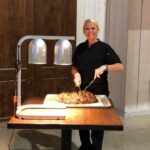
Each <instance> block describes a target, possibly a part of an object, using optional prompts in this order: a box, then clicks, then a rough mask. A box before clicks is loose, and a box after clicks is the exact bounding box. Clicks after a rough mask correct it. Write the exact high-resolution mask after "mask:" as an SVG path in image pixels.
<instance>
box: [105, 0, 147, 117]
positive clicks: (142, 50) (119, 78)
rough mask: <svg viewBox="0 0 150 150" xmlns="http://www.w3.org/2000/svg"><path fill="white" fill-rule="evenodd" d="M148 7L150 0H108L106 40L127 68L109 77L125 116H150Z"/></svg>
mask: <svg viewBox="0 0 150 150" xmlns="http://www.w3.org/2000/svg"><path fill="white" fill-rule="evenodd" d="M149 6H150V1H149V0H115V1H112V0H108V9H107V12H108V14H107V40H108V42H109V43H110V44H111V45H112V46H113V47H114V49H115V50H116V51H117V53H118V54H119V55H120V57H121V59H122V61H123V63H124V66H125V70H124V72H123V73H122V74H121V75H118V74H117V75H116V74H112V75H111V76H110V82H111V87H110V88H111V97H112V99H113V101H114V104H115V106H116V107H117V108H118V110H120V112H121V113H122V114H123V115H125V116H128V115H135V114H143V113H150V58H149V56H150V15H149V14H150V10H149ZM115 83H116V84H115Z"/></svg>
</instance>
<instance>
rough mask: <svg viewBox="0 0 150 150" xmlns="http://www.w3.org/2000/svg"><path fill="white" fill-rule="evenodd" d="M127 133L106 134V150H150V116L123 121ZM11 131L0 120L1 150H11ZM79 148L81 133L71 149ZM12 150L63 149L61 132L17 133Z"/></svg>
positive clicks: (113, 132) (107, 132) (124, 119)
mask: <svg viewBox="0 0 150 150" xmlns="http://www.w3.org/2000/svg"><path fill="white" fill-rule="evenodd" d="M122 122H123V124H124V131H105V136H104V142H103V150H150V129H149V128H150V115H142V116H134V117H133V116H132V117H127V118H122ZM12 132H13V130H12V129H7V121H0V150H8V149H9V148H8V144H9V140H10V138H11V133H12ZM79 145H80V140H79V136H78V131H77V130H73V133H72V150H77V149H78V147H79ZM10 147H11V150H60V131H59V130H46V129H45V130H15V132H14V136H13V138H12V142H11V144H10Z"/></svg>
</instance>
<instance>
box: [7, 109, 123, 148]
mask: <svg viewBox="0 0 150 150" xmlns="http://www.w3.org/2000/svg"><path fill="white" fill-rule="evenodd" d="M7 127H8V128H9V129H60V130H61V149H62V150H66V149H67V150H71V135H72V130H73V129H77V130H79V129H88V130H91V129H96V130H115V131H117V130H123V125H122V123H121V121H120V118H119V116H118V114H117V112H116V110H115V108H114V107H110V108H67V114H66V118H65V120H25V119H23V120H22V119H18V118H16V117H15V116H14V117H12V118H11V119H10V120H9V122H8V124H7Z"/></svg>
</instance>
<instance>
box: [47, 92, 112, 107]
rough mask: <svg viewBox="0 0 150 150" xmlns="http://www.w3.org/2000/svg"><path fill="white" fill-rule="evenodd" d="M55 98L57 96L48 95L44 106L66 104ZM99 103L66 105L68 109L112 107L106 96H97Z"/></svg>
mask: <svg viewBox="0 0 150 150" xmlns="http://www.w3.org/2000/svg"><path fill="white" fill-rule="evenodd" d="M55 96H57V94H47V95H46V96H45V99H44V104H45V105H48V104H52V103H53V104H64V103H61V102H57V101H55V100H54V99H55ZM95 96H96V98H97V100H98V102H97V103H90V104H64V105H65V106H66V107H106V108H107V107H111V102H110V101H109V99H108V97H107V96H106V95H95Z"/></svg>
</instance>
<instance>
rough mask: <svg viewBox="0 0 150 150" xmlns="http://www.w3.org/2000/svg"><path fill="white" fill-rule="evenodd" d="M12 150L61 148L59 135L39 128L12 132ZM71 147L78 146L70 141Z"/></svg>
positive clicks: (54, 149) (76, 147)
mask: <svg viewBox="0 0 150 150" xmlns="http://www.w3.org/2000/svg"><path fill="white" fill-rule="evenodd" d="M11 149H12V150H61V137H59V136H57V135H53V134H51V133H45V132H42V131H40V130H19V131H18V132H17V133H15V134H14V137H13V140H12V143H11ZM72 149H73V150H77V149H78V146H76V145H75V144H74V143H72Z"/></svg>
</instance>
